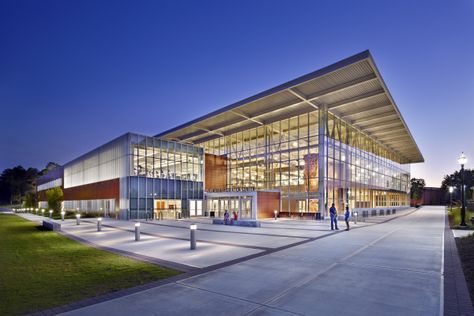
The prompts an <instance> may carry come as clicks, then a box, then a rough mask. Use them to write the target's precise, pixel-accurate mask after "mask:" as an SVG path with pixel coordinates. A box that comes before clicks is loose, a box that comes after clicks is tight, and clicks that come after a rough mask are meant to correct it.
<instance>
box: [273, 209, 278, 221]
mask: <svg viewBox="0 0 474 316" xmlns="http://www.w3.org/2000/svg"><path fill="white" fill-rule="evenodd" d="M273 214H274V215H275V220H277V214H278V211H277V210H274V211H273Z"/></svg>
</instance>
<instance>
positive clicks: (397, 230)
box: [66, 207, 445, 315]
mask: <svg viewBox="0 0 474 316" xmlns="http://www.w3.org/2000/svg"><path fill="white" fill-rule="evenodd" d="M444 221H445V214H444V208H442V207H424V208H422V209H420V210H418V211H416V212H415V213H412V214H410V215H408V216H404V217H400V218H398V219H395V220H392V221H389V222H386V223H384V224H380V225H370V226H367V227H364V228H362V229H354V230H351V231H349V232H342V233H339V234H332V235H330V236H327V237H325V238H323V239H318V240H314V241H309V242H305V243H302V244H299V245H298V246H293V247H291V246H290V247H288V248H286V249H284V250H281V251H276V252H273V253H270V254H268V255H264V256H259V257H257V258H254V259H251V260H247V261H244V262H240V263H238V264H234V265H230V266H224V267H222V268H220V269H216V270H213V271H210V272H207V273H203V274H199V275H196V276H194V277H190V278H187V279H184V280H180V281H177V282H174V283H170V284H167V285H164V286H160V287H156V288H152V289H149V290H146V291H142V292H138V293H135V294H132V295H129V296H124V297H120V298H116V299H113V300H110V301H106V302H102V303H99V304H96V305H92V306H88V307H84V308H81V309H78V310H74V311H71V312H68V313H66V314H67V315H99V314H106V313H109V314H114V315H129V314H142V315H156V314H162V315H243V314H259V315H262V314H271V315H290V314H312V315H314V314H318V315H341V314H343V315H368V314H372V315H441V314H442V310H443V295H442V269H443V266H442V262H443V252H442V250H443V233H444Z"/></svg>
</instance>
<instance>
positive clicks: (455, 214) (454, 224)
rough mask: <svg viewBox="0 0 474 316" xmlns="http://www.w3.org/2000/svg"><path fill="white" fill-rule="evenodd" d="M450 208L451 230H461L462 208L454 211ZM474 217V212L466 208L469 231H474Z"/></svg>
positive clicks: (455, 208) (456, 208) (454, 208)
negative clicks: (473, 222)
mask: <svg viewBox="0 0 474 316" xmlns="http://www.w3.org/2000/svg"><path fill="white" fill-rule="evenodd" d="M450 210H451V209H450V208H448V216H449V227H451V228H459V227H458V226H459V224H460V223H461V208H460V207H453V210H452V211H450ZM473 216H474V212H472V211H470V210H468V209H467V208H466V217H465V221H466V224H467V226H468V229H474V226H472V224H471V217H473Z"/></svg>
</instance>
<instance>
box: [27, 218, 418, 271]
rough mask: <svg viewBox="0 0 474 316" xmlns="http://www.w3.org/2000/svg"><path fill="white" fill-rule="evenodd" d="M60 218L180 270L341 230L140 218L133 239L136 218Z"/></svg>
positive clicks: (68, 226) (94, 238) (72, 231)
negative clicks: (192, 242) (192, 231)
mask: <svg viewBox="0 0 474 316" xmlns="http://www.w3.org/2000/svg"><path fill="white" fill-rule="evenodd" d="M410 211H412V209H409V210H406V211H401V212H399V213H398V214H397V215H390V216H377V217H374V218H371V219H370V220H367V221H366V222H361V221H359V222H358V223H357V224H354V223H351V225H352V227H353V228H361V227H365V226H370V225H374V223H377V222H380V221H385V220H387V219H393V218H395V217H396V216H402V215H403V214H404V213H407V212H410ZM19 215H20V216H23V217H25V218H27V219H29V220H34V221H42V220H43V219H44V217H42V216H36V215H33V214H28V213H23V214H19ZM57 222H59V223H61V230H62V232H63V233H64V234H67V235H68V236H69V237H71V238H75V239H77V240H79V241H82V242H86V243H89V244H92V245H94V246H98V247H102V248H105V249H108V250H116V251H117V252H120V253H122V254H129V255H131V256H134V255H138V256H140V257H141V258H147V259H148V261H151V262H153V261H154V260H159V261H156V262H157V263H159V264H161V265H164V266H168V267H171V268H175V269H178V270H182V271H192V270H193V269H200V268H210V267H216V266H218V265H222V264H224V263H228V262H236V261H239V260H246V259H250V258H253V257H256V256H261V255H266V254H269V253H272V252H275V251H279V250H283V249H285V248H288V247H291V246H295V245H299V244H302V243H306V242H311V241H314V240H317V239H320V238H325V237H327V236H330V235H332V234H335V233H337V232H336V231H330V230H329V227H330V224H329V221H328V220H327V221H311V220H290V219H279V220H264V221H262V227H260V228H253V227H237V226H224V225H213V224H212V221H211V220H210V219H208V218H195V219H192V220H179V221H175V220H160V221H148V222H145V221H142V222H141V227H140V229H141V232H142V236H141V241H140V242H135V241H134V229H135V227H134V225H135V223H134V222H132V221H118V220H112V219H104V220H103V225H102V227H103V228H102V231H101V232H97V228H96V227H97V226H96V220H95V219H93V218H88V219H81V224H80V225H76V220H75V219H69V220H65V221H64V222H63V221H57ZM191 223H197V225H198V231H197V233H196V234H197V240H198V247H197V250H195V251H190V250H189V225H190V224H191ZM340 224H341V229H342V228H343V227H345V224H343V223H340Z"/></svg>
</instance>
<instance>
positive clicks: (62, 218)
mask: <svg viewBox="0 0 474 316" xmlns="http://www.w3.org/2000/svg"><path fill="white" fill-rule="evenodd" d="M64 215H66V212H64V211H61V220H62V221H63V222H64Z"/></svg>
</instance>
